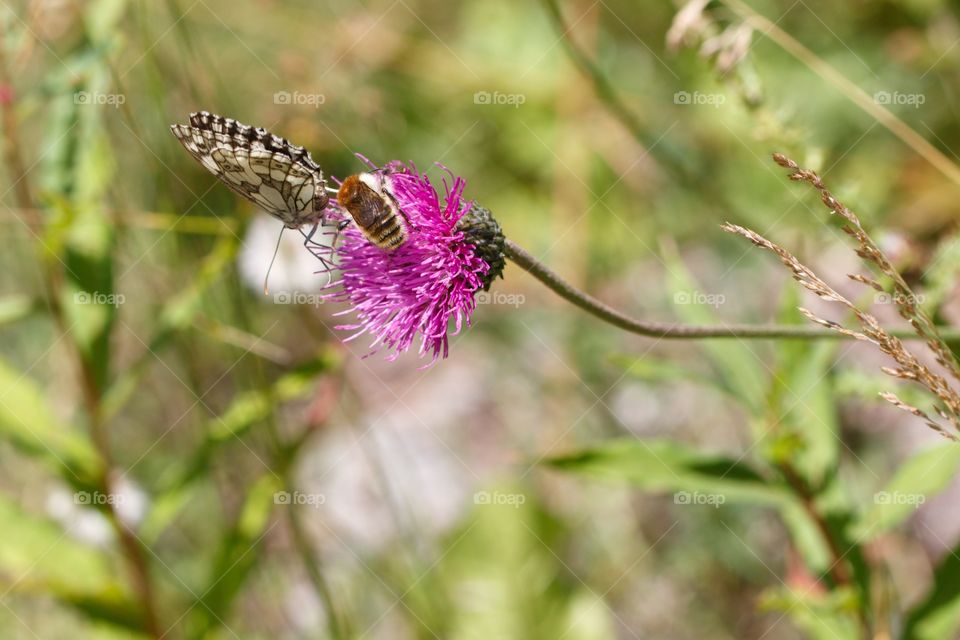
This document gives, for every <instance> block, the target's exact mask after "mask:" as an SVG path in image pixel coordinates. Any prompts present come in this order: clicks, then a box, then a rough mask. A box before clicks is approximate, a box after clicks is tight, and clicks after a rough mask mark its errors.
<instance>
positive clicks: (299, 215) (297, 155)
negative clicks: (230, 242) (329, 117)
mask: <svg viewBox="0 0 960 640" xmlns="http://www.w3.org/2000/svg"><path fill="white" fill-rule="evenodd" d="M170 129H171V130H173V135H175V136H176V137H177V139H178V140H179V141H180V143H181V144H182V145H183V147H184V148H185V149H186V150H187V151H188V152H190V155H192V156H193V157H194V158H196V159H197V161H198V162H200V164H202V165H203V166H204V167H206V169H207V170H208V171H209V172H210V173H212V174H213V175H215V176H216V177H217V178H219V179H220V181H221V182H223V183H224V184H225V185H227V186H228V187H230V188H231V189H233V190H234V191H236V192H237V193H239V194H240V195H242V196H244V197H245V198H247V199H248V200H250V201H251V202H253V203H254V204H256V205H258V206H260V207H262V208H263V209H264V210H266V211H267V212H268V213H269V214H270V215H272V216H274V217H276V218H278V219H279V220H281V221H282V222H283V223H284V225H286V226H287V227H289V228H291V229H299V228H300V227H302V226H303V225H306V224H312V225H318V224H321V223H323V221H324V209H325V208H326V206H327V203H328V202H329V201H330V196H329V195H328V194H327V190H328V187H327V183H326V181H325V180H324V179H323V171H322V170H321V169H320V165H318V164H317V163H316V162H314V161H313V158H311V157H310V152H308V151H307V150H306V149H304V148H303V147H298V146H295V145H292V144H290V143H289V142H288V141H287V140H285V139H284V138H281V137H280V136H275V135H273V134H271V133H270V132H269V131H267V130H266V129H263V128H260V127H257V128H254V127H248V126H247V125H245V124H240V123H239V122H237V121H236V120H232V119H230V118H224V117H223V116H218V115H214V114H212V113H207V112H206V111H201V112H200V113H191V114H190V124H189V125H185V124H175V125H171V127H170ZM332 191H336V190H335V189H332Z"/></svg>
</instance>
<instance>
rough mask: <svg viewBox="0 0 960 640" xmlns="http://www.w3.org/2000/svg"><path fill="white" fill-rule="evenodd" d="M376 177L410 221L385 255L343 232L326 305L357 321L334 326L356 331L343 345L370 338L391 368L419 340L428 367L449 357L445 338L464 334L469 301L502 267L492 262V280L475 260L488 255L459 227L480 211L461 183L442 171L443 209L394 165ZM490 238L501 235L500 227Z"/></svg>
mask: <svg viewBox="0 0 960 640" xmlns="http://www.w3.org/2000/svg"><path fill="white" fill-rule="evenodd" d="M377 171H378V172H380V173H381V174H382V176H383V179H384V181H385V185H386V187H387V188H388V189H389V190H390V192H392V193H393V194H394V196H395V197H396V200H397V204H398V205H399V208H400V210H401V211H402V212H403V214H404V215H405V217H406V218H407V220H408V221H409V224H408V225H407V227H408V229H407V231H408V237H407V240H406V241H405V242H404V243H403V244H402V245H400V246H399V247H397V248H396V249H393V250H392V251H386V250H384V249H381V248H380V247H378V246H376V245H375V244H373V243H372V242H370V241H369V240H368V239H367V238H366V237H365V236H364V235H363V233H362V232H361V231H360V230H359V229H358V228H357V227H356V225H354V224H352V223H351V224H348V225H347V226H346V227H345V229H344V231H343V232H342V238H341V241H340V242H339V243H338V244H337V245H336V246H335V247H334V248H332V249H331V251H332V253H333V255H332V262H333V263H334V264H335V265H336V267H335V268H336V270H337V271H339V272H340V277H339V279H338V280H337V281H335V282H333V283H331V285H330V287H331V288H332V289H333V291H331V292H330V293H328V294H326V297H327V299H329V300H332V301H338V302H345V303H348V304H350V309H348V310H346V311H343V312H341V313H340V314H338V315H344V314H352V315H354V316H356V318H357V321H356V322H354V323H350V324H343V325H338V326H337V328H338V329H345V330H350V331H354V333H353V335H351V336H350V337H348V338H347V340H353V339H356V338H358V337H360V336H362V335H364V334H369V335H370V336H371V337H372V338H373V341H372V343H371V345H370V347H371V349H372V351H373V352H376V351H377V350H379V349H381V348H386V349H388V350H390V351H392V353H391V354H390V356H388V359H389V360H393V359H395V358H396V357H398V356H399V355H400V354H401V353H403V352H404V351H407V350H408V349H409V348H410V347H411V346H412V345H413V344H414V342H415V341H416V339H417V336H418V335H419V342H420V345H419V349H418V351H419V354H420V355H421V357H422V356H425V355H427V354H428V353H429V354H431V355H432V361H431V363H430V364H433V363H435V362H436V360H437V359H438V358H440V357H444V358H446V357H447V354H448V352H449V348H448V336H449V335H457V334H458V333H459V332H460V331H461V330H462V329H463V327H464V325H468V326H469V324H470V316H471V314H472V313H473V311H474V309H475V308H476V301H475V300H474V295H475V294H476V293H477V291H479V290H480V289H482V288H484V289H485V288H488V287H489V283H490V281H491V280H492V279H493V277H495V276H496V275H499V273H500V271H501V270H502V266H503V264H502V259H501V260H499V261H498V260H492V262H494V263H495V267H496V268H495V269H494V271H496V273H493V272H492V270H491V264H489V263H488V262H487V261H485V260H484V259H483V258H482V257H481V253H483V255H489V250H484V249H483V248H478V246H477V244H476V239H475V236H474V234H471V229H470V226H469V225H464V224H462V222H463V220H464V217H465V216H467V215H468V214H469V215H470V216H471V219H472V217H475V213H474V212H476V211H485V210H481V209H479V207H477V208H474V205H473V203H472V202H470V201H466V200H464V199H463V190H464V187H465V186H466V182H465V181H464V180H463V179H462V178H459V177H454V176H453V175H452V174H449V171H448V174H449V178H450V182H449V183H448V182H447V179H444V181H443V186H444V199H443V204H442V205H441V203H440V198H439V196H438V194H437V191H436V189H434V187H433V185H432V184H431V183H430V180H429V179H428V178H427V176H426V174H421V173H419V172H418V171H417V169H416V167H415V166H413V165H412V164H411V165H405V164H403V163H400V162H396V161H394V162H391V163H389V164H388V165H387V166H386V167H385V168H383V169H380V170H377ZM486 213H487V216H489V213H488V212H486ZM337 215H339V216H340V217H341V219H343V220H349V219H350V216H349V214H348V213H346V212H345V211H339V210H338V211H337ZM491 220H492V219H491ZM492 224H493V225H494V226H495V225H496V223H495V222H492ZM488 227H489V224H488ZM496 232H497V233H498V234H499V227H498V226H497V227H496ZM500 237H501V238H502V235H501V236H500ZM471 240H473V241H471ZM501 244H502V243H501ZM500 248H501V249H502V246H501V247H500ZM497 255H499V254H497ZM451 325H452V326H451Z"/></svg>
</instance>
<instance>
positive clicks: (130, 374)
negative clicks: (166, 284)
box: [103, 235, 239, 419]
mask: <svg viewBox="0 0 960 640" xmlns="http://www.w3.org/2000/svg"><path fill="white" fill-rule="evenodd" d="M238 246H239V243H238V242H237V239H236V238H235V237H234V236H232V235H231V236H226V237H224V238H222V239H220V240H219V241H218V242H217V244H216V245H215V247H214V248H213V250H212V251H211V252H210V254H209V255H208V256H207V257H206V258H205V259H204V260H203V262H202V263H201V264H200V265H199V267H198V268H197V270H196V275H194V277H193V278H192V279H191V280H190V282H189V284H188V285H187V286H186V287H185V288H184V289H183V291H181V292H180V293H178V294H177V295H175V296H173V297H172V298H171V299H170V300H168V301H166V303H165V304H164V306H163V308H162V310H161V311H160V317H159V320H158V322H157V326H156V328H155V329H154V334H153V336H152V337H151V338H150V341H149V343H148V344H147V346H146V348H145V350H144V352H143V353H142V354H141V355H140V357H139V358H138V359H137V361H136V362H134V363H133V364H132V365H131V366H128V367H127V368H126V369H125V370H124V372H123V373H122V374H121V375H119V376H118V377H117V379H116V380H115V381H114V384H113V385H112V386H111V387H110V388H109V389H108V390H107V393H106V394H105V395H104V400H103V407H104V408H103V412H104V416H105V417H106V419H109V418H111V417H112V416H114V415H115V414H116V413H117V412H118V411H119V410H120V409H121V408H122V407H123V405H124V404H125V403H126V402H127V400H129V399H130V397H131V396H132V395H133V393H134V391H136V390H137V385H138V382H139V380H140V378H141V377H142V375H143V373H144V372H145V371H146V370H147V368H148V366H149V365H150V364H152V363H153V362H154V358H155V354H156V353H159V352H160V350H161V349H163V347H164V346H165V345H166V344H167V343H168V342H169V341H170V339H171V338H172V337H173V336H174V335H176V332H177V331H181V330H183V329H187V328H190V327H191V326H192V322H193V319H194V318H195V317H196V314H197V313H199V311H200V310H201V308H202V305H203V302H204V295H205V293H206V292H207V289H208V288H209V287H211V286H212V285H213V284H214V283H215V282H216V281H217V280H218V279H219V278H220V276H221V275H222V274H223V272H224V271H225V270H226V269H228V268H229V267H230V266H231V265H232V263H233V259H234V258H235V257H236V253H237V249H238Z"/></svg>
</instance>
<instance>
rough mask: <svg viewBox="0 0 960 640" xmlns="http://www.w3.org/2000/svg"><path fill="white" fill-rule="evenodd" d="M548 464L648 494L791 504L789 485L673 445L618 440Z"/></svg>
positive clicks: (740, 464) (720, 458)
mask: <svg viewBox="0 0 960 640" xmlns="http://www.w3.org/2000/svg"><path fill="white" fill-rule="evenodd" d="M544 464H547V465H549V466H551V467H553V468H556V469H560V470H563V471H571V472H575V473H582V474H585V475H589V476H594V477H597V478H602V479H609V480H621V481H625V482H629V483H631V484H633V485H635V486H637V487H640V488H641V489H644V490H646V491H654V492H671V491H673V492H681V491H685V492H700V493H703V494H709V495H720V496H723V497H724V499H728V500H733V501H743V502H752V503H767V504H780V503H782V502H784V501H789V500H791V494H790V493H789V491H788V490H787V488H786V487H785V486H782V485H779V484H774V483H773V482H771V481H768V480H766V479H764V478H763V477H762V476H761V475H760V474H758V473H757V472H756V471H754V470H753V469H752V468H751V467H750V466H749V465H748V464H746V463H744V462H741V461H738V460H734V459H731V458H727V457H724V456H719V455H713V454H709V453H706V452H703V451H700V450H698V449H694V448H691V447H689V446H686V445H683V444H680V443H677V442H671V441H668V440H634V439H629V440H628V439H624V440H614V441H611V442H606V443H604V444H601V445H599V446H598V447H595V448H593V449H588V450H585V451H581V452H578V453H574V454H569V455H566V456H562V457H557V458H551V459H549V460H546V461H545V463H544Z"/></svg>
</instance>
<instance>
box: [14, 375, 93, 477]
mask: <svg viewBox="0 0 960 640" xmlns="http://www.w3.org/2000/svg"><path fill="white" fill-rule="evenodd" d="M0 390H2V391H0V436H2V437H3V438H4V439H6V440H8V441H9V442H10V443H11V444H13V445H14V446H15V447H17V449H19V450H21V451H23V452H24V453H26V454H27V455H29V456H31V457H33V458H36V459H37V460H40V461H42V462H43V463H44V464H45V465H46V466H48V467H50V468H51V469H53V470H54V471H55V472H57V473H58V474H59V475H60V476H61V477H62V478H63V479H64V480H65V481H66V482H68V483H70V484H71V485H73V486H76V487H90V486H94V484H95V482H94V479H95V478H96V477H98V474H99V457H98V456H97V453H96V451H95V450H94V449H93V446H92V445H91V444H90V442H89V440H87V438H86V437H85V436H84V435H83V434H81V433H80V432H78V431H76V430H74V429H73V428H72V427H70V426H69V425H65V424H63V423H62V422H61V421H60V420H59V419H57V418H56V417H55V416H54V415H53V413H51V412H50V411H49V409H48V407H49V406H51V403H50V401H49V400H48V398H46V397H45V396H44V394H43V392H42V391H41V390H40V389H39V388H37V386H36V384H35V383H34V382H33V380H31V379H30V378H29V377H27V376H26V374H24V373H18V372H17V371H14V370H13V369H12V368H11V367H10V365H9V364H7V363H5V362H2V361H0Z"/></svg>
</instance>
